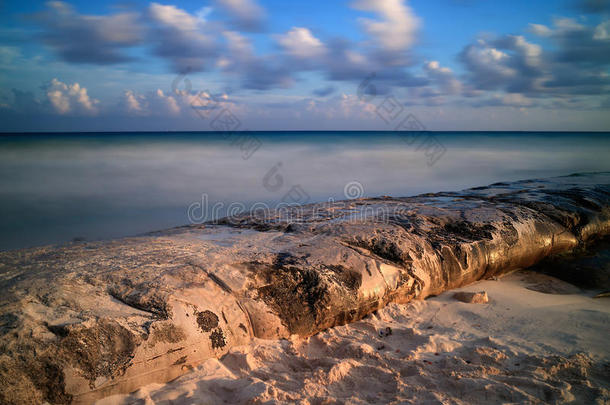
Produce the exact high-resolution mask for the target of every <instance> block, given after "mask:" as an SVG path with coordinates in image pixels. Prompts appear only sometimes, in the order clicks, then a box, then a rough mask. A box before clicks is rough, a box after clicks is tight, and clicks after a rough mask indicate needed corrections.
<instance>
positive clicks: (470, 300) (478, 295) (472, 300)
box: [453, 291, 489, 304]
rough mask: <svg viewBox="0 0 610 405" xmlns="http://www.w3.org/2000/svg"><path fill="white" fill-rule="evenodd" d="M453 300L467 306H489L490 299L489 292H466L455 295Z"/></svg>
mask: <svg viewBox="0 0 610 405" xmlns="http://www.w3.org/2000/svg"><path fill="white" fill-rule="evenodd" d="M453 298H455V299H456V300H458V301H462V302H465V303H467V304H487V303H488V302H489V297H488V296H487V292H485V291H479V292H465V291H460V292H456V293H455V294H453Z"/></svg>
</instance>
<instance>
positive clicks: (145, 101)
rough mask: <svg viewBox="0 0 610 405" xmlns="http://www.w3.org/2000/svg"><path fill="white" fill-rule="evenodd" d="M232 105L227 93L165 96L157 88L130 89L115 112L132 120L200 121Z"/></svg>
mask: <svg viewBox="0 0 610 405" xmlns="http://www.w3.org/2000/svg"><path fill="white" fill-rule="evenodd" d="M233 104H234V103H233V102H232V101H231V100H229V96H228V95H227V94H215V95H212V94H210V93H209V92H208V91H206V90H199V91H192V90H174V91H172V92H169V93H166V92H164V91H163V90H161V89H157V90H155V91H151V92H148V93H146V94H139V93H136V92H135V91H133V90H127V91H125V92H124V93H123V97H122V100H121V101H120V103H119V110H118V111H116V113H118V114H119V115H128V116H132V117H138V116H140V117H191V118H197V117H198V118H201V117H203V116H208V115H209V114H211V113H213V112H217V113H218V112H219V111H221V110H222V109H223V108H226V107H227V106H229V105H233ZM208 118H209V117H208Z"/></svg>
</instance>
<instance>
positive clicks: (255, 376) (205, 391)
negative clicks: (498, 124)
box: [97, 271, 610, 405]
mask: <svg viewBox="0 0 610 405" xmlns="http://www.w3.org/2000/svg"><path fill="white" fill-rule="evenodd" d="M456 291H472V292H476V291H486V292H487V294H488V296H489V303H487V304H467V303H462V302H459V301H457V300H455V299H454V298H453V294H454V293H455V292H456ZM541 291H545V292H541ZM595 294H596V292H595V291H585V290H580V289H579V288H577V287H575V286H573V285H571V284H568V283H565V282H563V281H560V280H558V279H555V278H552V277H549V276H545V275H541V274H538V273H533V272H529V271H518V272H515V273H512V274H509V275H507V276H505V277H503V278H501V279H498V280H485V281H480V282H477V283H475V284H472V285H469V286H467V287H464V288H461V289H458V290H454V291H448V292H445V293H443V294H441V295H439V296H436V297H432V298H429V299H427V300H423V301H412V302H410V303H408V304H405V305H399V304H391V305H389V306H388V307H386V308H384V309H381V310H379V311H377V313H376V314H372V315H370V316H368V317H366V318H365V319H363V320H361V321H359V322H356V323H353V324H350V325H345V326H339V327H334V328H331V329H329V330H326V331H324V332H321V333H319V334H317V335H315V336H312V337H310V338H307V339H301V338H298V337H296V336H295V337H293V338H291V339H284V340H277V341H269V340H261V339H256V340H255V341H254V342H253V343H252V344H249V345H245V346H238V347H235V348H233V349H231V350H230V352H229V353H228V354H226V355H225V356H223V357H222V358H220V359H209V360H207V361H206V362H204V363H203V364H202V365H200V366H198V367H196V368H194V369H193V370H192V372H191V373H188V374H186V375H184V376H182V377H180V378H178V379H176V380H174V381H173V382H170V383H168V384H150V385H147V386H145V387H143V388H141V389H140V390H138V391H137V392H135V393H133V394H131V395H123V396H112V397H108V398H105V399H103V400H101V401H99V402H97V404H98V405H110V404H218V403H240V404H273V403H299V404H342V403H345V404H364V403H425V404H441V403H442V404H473V403H575V404H576V403H579V404H584V403H587V404H606V403H608V402H609V401H610V378H609V376H610V347H609V345H608V336H609V335H610V305H609V304H610V303H609V298H598V299H593V298H592V297H593V296H594V295H595ZM388 328H389V329H388Z"/></svg>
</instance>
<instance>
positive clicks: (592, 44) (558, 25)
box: [551, 18, 610, 66]
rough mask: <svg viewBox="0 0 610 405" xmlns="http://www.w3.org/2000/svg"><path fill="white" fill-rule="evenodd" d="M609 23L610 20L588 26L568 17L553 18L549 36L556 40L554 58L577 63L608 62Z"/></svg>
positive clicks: (609, 52) (609, 50) (598, 63)
mask: <svg viewBox="0 0 610 405" xmlns="http://www.w3.org/2000/svg"><path fill="white" fill-rule="evenodd" d="M609 24H610V21H604V22H602V23H600V24H599V25H597V26H596V27H588V26H584V25H582V24H579V23H577V22H576V21H574V20H572V19H569V18H563V19H558V20H555V24H554V30H553V33H552V35H551V38H552V39H553V40H554V41H555V42H556V44H557V47H558V51H557V52H556V53H555V55H554V58H555V59H556V60H557V61H559V62H565V63H572V64H577V65H590V66H600V65H602V64H609V63H610V37H608V28H609Z"/></svg>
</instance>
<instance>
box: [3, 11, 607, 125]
mask: <svg viewBox="0 0 610 405" xmlns="http://www.w3.org/2000/svg"><path fill="white" fill-rule="evenodd" d="M0 15H1V17H0V21H1V28H0V120H1V123H0V130H1V131H35V130H49V131H64V130H70V131H92V130H96V131H104V130H114V131H121V130H130V131H131V130H142V131H147V130H202V131H203V130H212V129H217V128H218V122H219V121H214V120H215V118H217V117H219V116H221V115H220V114H221V113H222V112H223V111H225V116H229V115H230V117H231V118H232V124H231V125H234V126H233V127H231V128H232V129H237V130H283V129H294V130H309V129H310V130H324V129H333V130H341V129H346V130H350V129H376V130H393V129H395V128H396V127H397V126H398V125H399V124H400V119H401V117H403V116H406V115H408V114H413V115H414V116H416V117H417V118H418V120H419V121H420V122H421V123H422V125H424V126H425V127H426V128H427V129H431V130H610V118H609V117H610V114H609V112H610V111H609V110H610V92H609V90H610V1H609V0H555V1H535V2H531V1H512V2H492V1H485V0H439V1H423V0H410V1H407V0H345V1H344V0H338V1H298V0H293V1H285V0H283V1H282V0H209V1H205V0H199V1H181V2H171V3H169V2H163V1H157V2H151V1H143V0H132V1H129V2H124V1H123V2H117V1H97V2H91V1H66V2H62V1H53V2H36V1H32V2H16V1H2V2H0ZM367 78H368V79H370V80H367ZM389 105H391V106H392V110H391V111H390V109H388V106H389ZM227 125H228V124H227Z"/></svg>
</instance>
